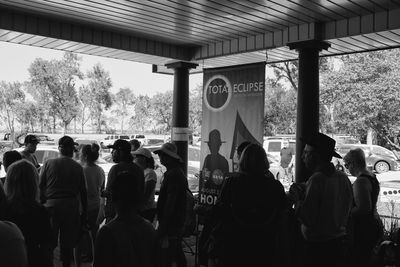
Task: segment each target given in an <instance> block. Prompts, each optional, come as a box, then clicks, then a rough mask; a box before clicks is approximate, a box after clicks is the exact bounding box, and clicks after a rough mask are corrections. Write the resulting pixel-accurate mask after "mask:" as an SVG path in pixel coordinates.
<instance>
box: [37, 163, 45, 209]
mask: <svg viewBox="0 0 400 267" xmlns="http://www.w3.org/2000/svg"><path fill="white" fill-rule="evenodd" d="M46 169H47V164H46V163H44V165H43V167H42V168H41V169H40V174H39V191H40V203H45V202H46V187H47V176H46Z"/></svg>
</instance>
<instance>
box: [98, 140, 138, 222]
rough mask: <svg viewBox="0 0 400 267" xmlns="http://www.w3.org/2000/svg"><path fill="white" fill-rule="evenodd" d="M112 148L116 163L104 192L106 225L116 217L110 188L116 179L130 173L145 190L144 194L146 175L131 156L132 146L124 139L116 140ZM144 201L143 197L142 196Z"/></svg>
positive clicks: (110, 172)
mask: <svg viewBox="0 0 400 267" xmlns="http://www.w3.org/2000/svg"><path fill="white" fill-rule="evenodd" d="M108 148H111V149H112V150H111V156H112V159H113V161H114V162H115V163H116V164H115V165H113V166H112V167H111V169H110V171H109V172H108V176H107V185H106V189H105V192H104V196H105V197H106V198H107V201H106V205H105V208H104V212H105V214H104V215H105V217H106V223H108V222H110V221H111V220H112V219H113V218H114V217H115V215H116V213H115V209H114V207H113V205H112V203H111V201H110V197H111V195H110V193H109V192H110V188H111V185H112V183H113V182H114V180H115V177H117V175H118V174H119V173H121V172H127V173H129V174H130V175H131V176H132V178H133V179H139V181H140V182H139V183H138V184H139V186H141V187H142V188H143V190H142V192H144V173H143V170H142V169H141V168H140V167H139V166H138V165H137V164H135V163H133V157H132V155H131V144H130V143H129V142H128V141H126V140H123V139H118V140H115V142H114V144H112V145H109V146H108ZM141 199H142V200H143V196H141Z"/></svg>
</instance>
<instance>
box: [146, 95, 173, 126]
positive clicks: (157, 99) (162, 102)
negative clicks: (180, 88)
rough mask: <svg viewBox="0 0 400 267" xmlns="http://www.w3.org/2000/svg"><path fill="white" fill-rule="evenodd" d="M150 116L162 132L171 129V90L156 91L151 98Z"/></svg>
mask: <svg viewBox="0 0 400 267" xmlns="http://www.w3.org/2000/svg"><path fill="white" fill-rule="evenodd" d="M151 104H152V114H151V115H152V117H153V119H154V121H155V122H156V123H157V124H158V125H160V127H161V129H162V130H163V131H164V132H169V131H170V130H171V122H172V121H171V118H172V91H166V92H165V93H157V94H155V95H154V96H153V97H152V98H151Z"/></svg>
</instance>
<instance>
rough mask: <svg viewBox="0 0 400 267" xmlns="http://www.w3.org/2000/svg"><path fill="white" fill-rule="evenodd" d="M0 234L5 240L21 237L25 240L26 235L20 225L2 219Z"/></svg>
mask: <svg viewBox="0 0 400 267" xmlns="http://www.w3.org/2000/svg"><path fill="white" fill-rule="evenodd" d="M0 236H1V239H2V240H3V241H7V240H12V239H20V240H24V236H23V234H22V232H21V230H20V229H19V228H18V226H17V225H16V224H15V223H13V222H10V221H0Z"/></svg>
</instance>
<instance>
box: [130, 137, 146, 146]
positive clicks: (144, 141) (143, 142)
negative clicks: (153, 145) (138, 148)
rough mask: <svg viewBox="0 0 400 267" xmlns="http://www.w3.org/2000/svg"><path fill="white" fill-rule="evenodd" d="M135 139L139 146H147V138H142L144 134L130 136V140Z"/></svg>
mask: <svg viewBox="0 0 400 267" xmlns="http://www.w3.org/2000/svg"><path fill="white" fill-rule="evenodd" d="M133 139H136V140H138V141H139V142H140V145H142V146H145V145H147V138H146V137H145V136H144V134H132V135H131V136H130V140H133Z"/></svg>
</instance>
